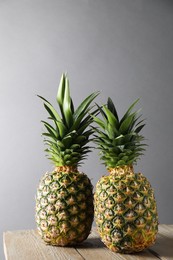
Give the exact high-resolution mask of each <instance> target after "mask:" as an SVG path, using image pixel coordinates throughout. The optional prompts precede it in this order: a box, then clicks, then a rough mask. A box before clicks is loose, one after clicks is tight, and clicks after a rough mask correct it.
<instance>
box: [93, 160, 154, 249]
mask: <svg viewBox="0 0 173 260" xmlns="http://www.w3.org/2000/svg"><path fill="white" fill-rule="evenodd" d="M94 201H95V218H96V224H97V229H98V232H99V234H100V237H101V239H102V241H103V243H104V244H105V245H106V246H107V247H108V248H109V249H111V250H112V251H114V252H117V253H133V252H139V251H142V250H143V249H145V248H148V247H150V246H151V245H152V244H154V242H155V240H156V234H157V232H158V214H157V209H156V201H155V198H154V192H153V189H152V188H151V185H150V183H149V181H148V180H147V179H146V177H144V176H143V175H142V174H141V173H138V174H135V173H134V172H133V167H132V166H131V165H130V166H128V165H127V166H118V167H116V168H112V169H110V175H108V176H103V177H102V178H101V179H100V181H99V182H98V183H97V186H96V192H95V195H94Z"/></svg>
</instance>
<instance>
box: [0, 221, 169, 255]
mask: <svg viewBox="0 0 173 260" xmlns="http://www.w3.org/2000/svg"><path fill="white" fill-rule="evenodd" d="M3 239H4V253H5V257H6V260H58V259H59V260H64V259H66V260H83V259H86V260H113V259H119V260H140V259H141V260H155V259H157V260H158V259H164V260H173V225H160V226H159V233H158V237H157V241H156V244H155V245H154V246H152V247H151V248H150V249H148V250H144V251H143V252H140V253H138V254H129V255H123V254H117V253H113V252H111V251H110V250H109V249H107V248H106V247H105V246H104V244H103V243H102V242H101V241H100V239H99V236H98V234H97V232H96V229H95V228H93V230H92V233H91V235H90V236H89V237H88V239H87V240H86V241H84V242H83V243H82V244H80V245H79V246H76V247H55V246H48V245H45V244H44V243H43V241H42V240H41V239H40V237H39V236H38V234H37V231H35V230H22V231H7V232H4V234H3Z"/></svg>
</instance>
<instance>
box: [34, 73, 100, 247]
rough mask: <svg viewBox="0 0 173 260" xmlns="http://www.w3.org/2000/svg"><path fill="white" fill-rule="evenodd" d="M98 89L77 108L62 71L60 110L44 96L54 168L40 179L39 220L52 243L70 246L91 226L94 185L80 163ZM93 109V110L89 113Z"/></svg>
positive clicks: (41, 230) (47, 139) (41, 231)
mask: <svg viewBox="0 0 173 260" xmlns="http://www.w3.org/2000/svg"><path fill="white" fill-rule="evenodd" d="M97 95H98V93H93V94H91V95H89V96H88V97H87V98H86V99H85V100H84V101H83V102H82V103H81V104H80V105H79V106H78V108H77V109H76V110H75V109H74V106H73V102H72V99H71V97H70V90H69V81H68V78H67V76H66V75H64V74H63V75H62V77H61V81H60V85H59V89H58V93H57V102H58V105H59V110H60V111H59V112H57V111H56V110H55V108H54V107H53V106H52V105H51V104H50V103H49V102H48V101H47V100H46V99H45V98H43V97H41V96H39V97H40V98H41V99H42V100H43V101H44V107H45V109H46V110H47V112H48V114H49V120H50V121H51V122H52V123H51V124H49V123H48V122H45V121H42V122H43V124H44V126H45V129H46V131H45V133H43V136H45V139H44V142H45V143H46V145H47V149H46V150H45V151H46V152H47V154H48V158H49V159H50V160H51V161H53V163H54V170H53V171H52V172H48V173H46V174H45V175H44V176H43V177H42V178H41V180H40V184H39V187H38V190H37V195H36V223H37V228H38V232H39V234H40V235H41V237H42V239H43V240H44V241H45V242H46V243H48V244H51V245H58V246H67V245H73V244H76V243H79V242H82V241H83V240H85V239H86V238H87V237H88V235H89V233H90V230H91V226H92V222H93V217H94V205H93V186H92V184H91V181H90V180H89V178H88V177H87V175H86V174H84V173H82V172H79V171H78V166H79V165H80V164H81V162H82V160H84V159H85V157H86V155H87V153H88V152H90V146H88V143H89V141H90V136H91V134H92V133H93V130H92V129H91V128H90V129H89V130H88V129H87V128H88V126H89V125H90V124H91V122H92V121H93V118H92V115H94V114H95V113H96V111H97V110H95V111H91V109H92V107H91V106H90V104H91V103H92V101H93V100H94V99H95V97H96V96H97ZM88 113H90V114H88Z"/></svg>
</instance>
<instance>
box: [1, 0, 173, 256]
mask: <svg viewBox="0 0 173 260" xmlns="http://www.w3.org/2000/svg"><path fill="white" fill-rule="evenodd" d="M64 71H67V72H68V75H69V78H70V85H71V95H72V96H73V98H74V101H75V103H76V105H77V104H79V102H80V101H81V100H82V99H84V97H85V96H86V95H88V94H90V93H91V92H93V91H95V90H101V91H102V93H101V95H100V96H99V98H97V102H99V103H102V102H105V101H106V99H107V96H108V95H109V96H111V97H112V99H113V100H114V101H115V104H116V105H117V107H118V111H119V112H120V114H121V115H122V113H123V112H125V109H126V108H127V107H128V106H129V105H130V103H131V102H133V101H134V100H135V99H136V98H138V97H140V98H141V100H140V104H139V107H142V108H143V110H142V111H143V115H144V117H146V118H147V126H146V127H145V129H144V131H143V134H144V135H145V136H146V138H147V139H148V144H149V147H148V149H147V151H146V153H145V156H143V157H142V158H141V160H140V161H139V163H138V166H137V167H136V171H138V170H140V171H142V172H143V174H144V175H145V176H147V178H148V179H149V180H150V182H151V184H152V186H153V188H154V189H155V195H156V199H157V204H158V211H159V219H160V222H161V223H167V224H169V223H173V203H172V197H173V172H172V162H173V137H172V134H173V131H172V130H173V114H172V108H173V2H172V1H168V0H166V1H159V0H158V1H157V0H152V1H149V0H148V1H146V0H131V1H129V0H95V1H92V0H73V1H71V0H62V1H60V0H49V1H46V0H23V1H21V0H16V1H10V0H9V1H8V0H0V138H1V142H0V145H1V146H0V147H1V150H0V151H1V156H0V209H1V212H0V231H1V237H2V231H5V230H15V229H31V228H35V221H34V212H35V210H34V207H35V200H34V196H35V192H36V188H37V185H38V182H39V179H40V177H41V175H42V174H43V173H44V172H45V171H48V170H52V165H51V164H50V162H48V161H47V159H46V158H45V155H44V152H43V150H44V146H43V142H42V138H41V131H42V126H41V123H40V120H41V119H45V118H46V116H47V114H46V112H45V111H44V109H43V106H42V102H41V101H40V100H39V99H38V98H37V97H36V94H40V95H42V96H44V97H45V98H47V99H48V100H50V101H51V102H52V103H53V104H55V103H56V102H55V95H56V92H57V86H58V83H59V79H60V76H61V73H62V72H64ZM97 154H98V151H95V152H93V153H92V154H91V155H90V156H89V158H88V160H87V161H86V162H85V165H84V166H83V171H84V172H85V173H87V174H88V175H89V177H90V178H91V179H92V182H93V184H94V185H95V184H96V182H97V180H98V179H99V178H100V177H101V176H102V175H103V174H105V173H106V171H105V169H104V167H103V166H102V165H101V164H100V162H99V159H98V155H97ZM1 251H2V248H1ZM0 258H1V259H2V258H3V253H1V255H0Z"/></svg>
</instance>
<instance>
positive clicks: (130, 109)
mask: <svg viewBox="0 0 173 260" xmlns="http://www.w3.org/2000/svg"><path fill="white" fill-rule="evenodd" d="M138 102H139V98H138V99H136V100H135V102H134V103H133V104H132V105H131V106H130V107H129V108H128V110H127V112H126V113H125V114H124V116H123V118H122V119H121V121H120V125H121V124H122V122H123V121H124V120H125V119H126V118H127V117H128V116H129V115H130V113H131V111H132V109H133V108H134V106H135V105H136V104H137V103H138Z"/></svg>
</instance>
